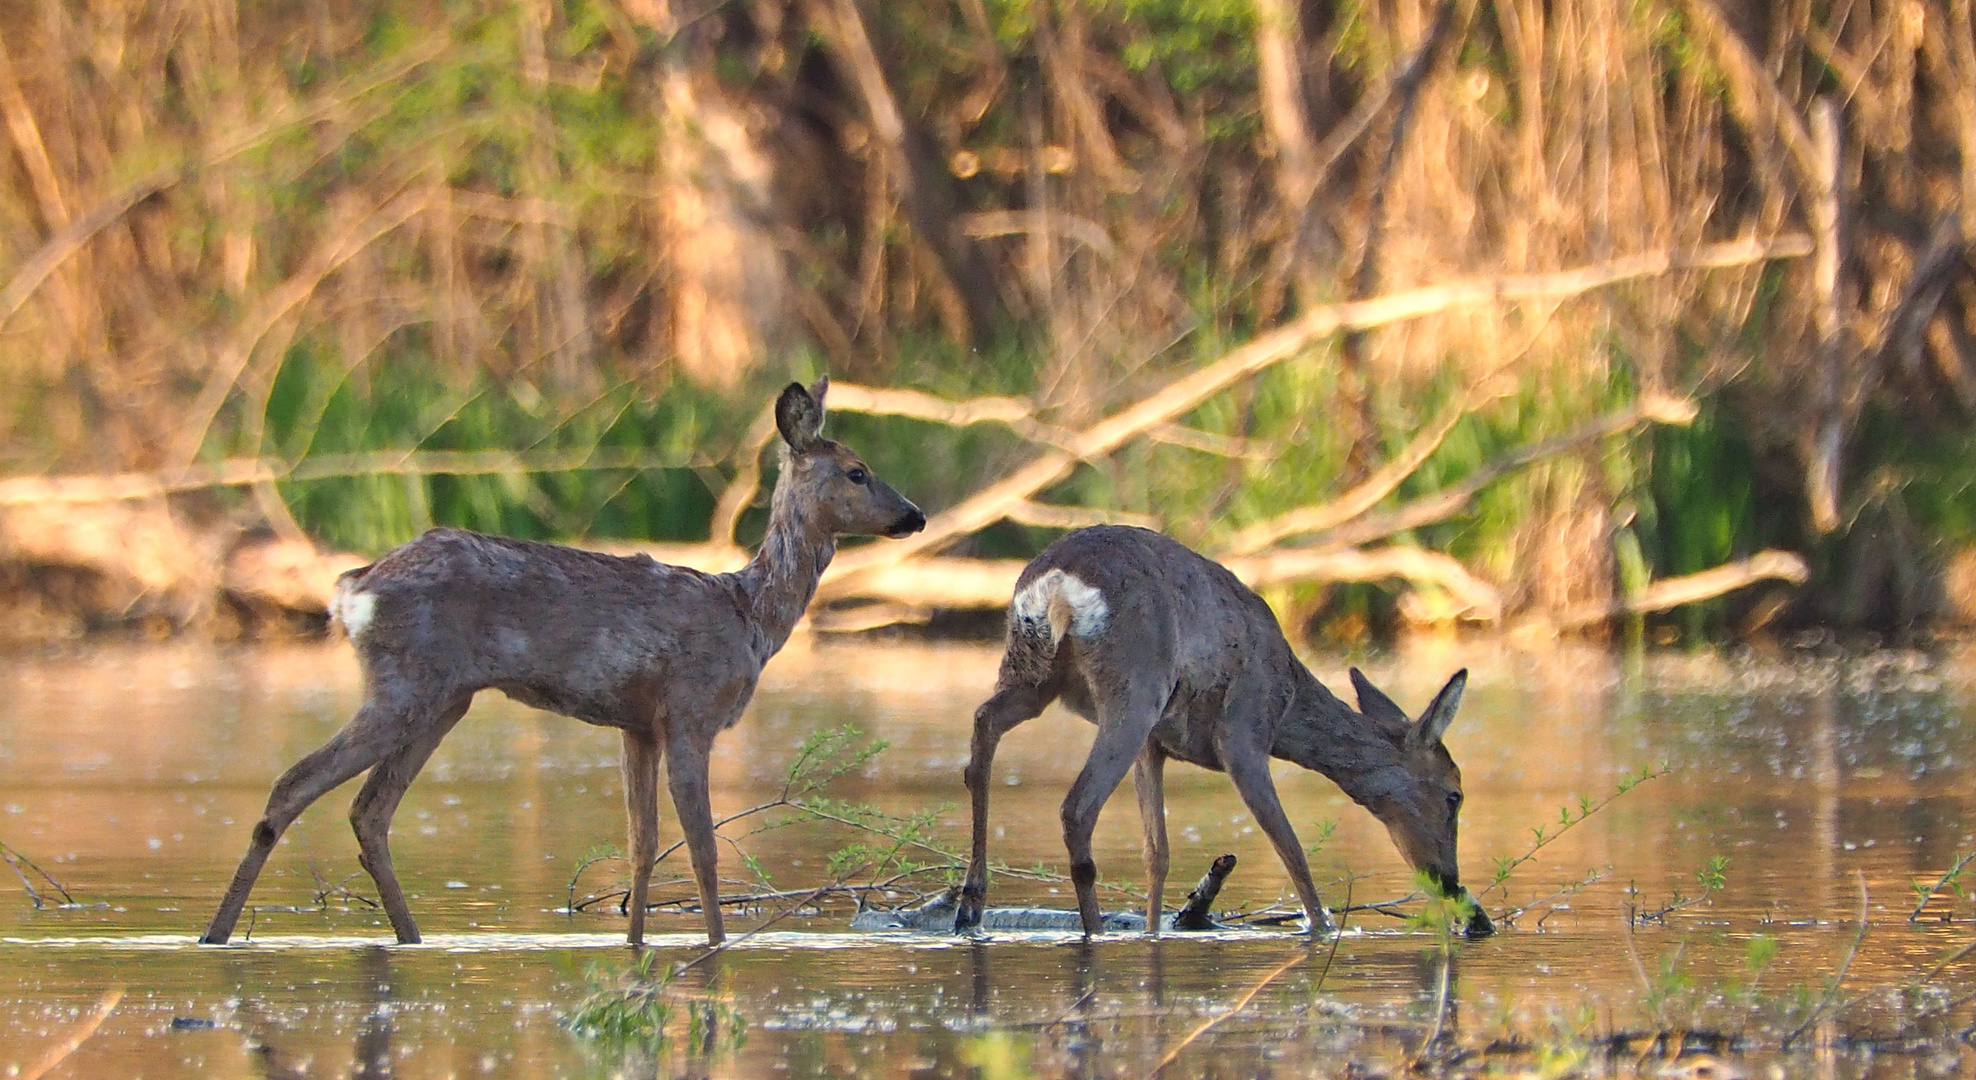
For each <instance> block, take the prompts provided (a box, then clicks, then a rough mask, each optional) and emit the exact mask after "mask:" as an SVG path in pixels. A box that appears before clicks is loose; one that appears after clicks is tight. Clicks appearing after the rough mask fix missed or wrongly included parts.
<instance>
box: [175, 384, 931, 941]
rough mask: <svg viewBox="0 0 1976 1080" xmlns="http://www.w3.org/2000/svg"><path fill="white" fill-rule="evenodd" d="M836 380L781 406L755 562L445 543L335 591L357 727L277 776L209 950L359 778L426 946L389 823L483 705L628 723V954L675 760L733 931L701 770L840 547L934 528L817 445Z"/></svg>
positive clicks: (704, 893)
mask: <svg viewBox="0 0 1976 1080" xmlns="http://www.w3.org/2000/svg"><path fill="white" fill-rule="evenodd" d="M827 388H828V380H819V381H818V382H817V384H816V385H815V386H813V387H811V388H809V389H808V390H805V389H804V388H803V387H802V386H800V385H797V384H793V383H792V384H790V386H789V387H788V388H787V389H785V390H784V391H783V392H782V395H781V397H780V398H778V399H777V401H776V408H775V419H776V426H777V427H778V429H779V430H780V431H781V434H782V439H783V443H784V446H783V451H782V472H781V479H780V481H779V482H778V483H777V485H776V488H775V494H774V496H773V499H772V500H771V507H770V511H769V524H768V535H767V537H766V538H765V539H764V540H763V541H762V546H761V549H760V551H758V552H757V553H756V555H755V558H754V561H752V562H750V563H749V564H748V565H747V566H746V567H745V568H743V569H741V570H739V571H736V572H734V573H730V574H705V573H701V572H700V571H698V570H691V569H687V568H685V567H679V566H667V565H665V564H663V563H658V562H654V561H653V560H652V559H650V558H649V557H646V556H643V555H638V556H632V557H630V558H619V557H615V556H610V555H600V554H597V553H594V552H588V551H580V550H577V549H575V548H568V547H561V546H558V545H555V544H541V543H533V542H530V541H526V540H510V539H504V538H501V537H494V536H482V535H479V534H477V533H470V532H463V531H461V530H458V529H434V530H432V531H431V532H428V533H426V534H425V535H424V536H422V537H420V538H419V539H417V540H414V541H412V542H411V543H408V544H405V545H404V546H402V547H399V548H397V549H395V550H393V551H391V552H390V553H388V554H386V555H385V556H384V557H383V558H381V559H379V560H378V561H377V562H375V563H373V564H371V565H370V566H367V567H364V568H362V569H359V570H353V571H351V572H349V573H347V574H344V575H343V577H342V578H341V579H340V580H339V581H338V582H337V585H336V591H335V594H334V599H333V600H332V601H331V614H332V616H333V617H334V618H335V619H336V620H337V621H338V622H340V623H341V624H342V625H343V627H344V628H345V631H346V632H347V633H348V635H349V637H350V641H351V643H352V644H353V645H354V646H355V647H356V650H357V659H358V663H359V664H360V665H361V667H362V669H363V674H364V700H363V704H362V705H361V706H360V707H359V708H358V709H357V713H356V716H355V717H354V718H353V719H351V721H350V722H349V724H347V725H346V726H345V727H344V728H343V730H341V731H339V732H337V733H336V735H335V736H334V737H332V738H331V739H330V740H329V741H328V742H327V743H325V744H324V745H323V746H322V747H321V748H320V749H318V750H316V751H315V752H313V753H311V754H309V755H308V756H307V757H304V758H303V759H302V760H301V761H299V762H297V763H296V764H295V765H294V766H293V767H291V768H290V769H289V770H288V771H287V772H286V773H284V774H282V776H281V778H280V779H279V780H278V781H276V782H275V785H274V790H273V792H272V793H271V794H270V795H269V797H268V804H267V810H266V812H265V814H264V815H263V816H262V818H261V820H260V822H259V823H258V824H256V825H255V826H254V831H253V840H252V843H251V845H250V846H249V848H248V849H247V854H246V856H245V857H244V858H242V859H241V861H240V868H239V870H238V871H236V872H235V874H234V878H233V883H232V885H231V887H230V888H228V890H227V892H226V896H225V898H224V899H223V900H222V901H221V902H220V906H219V911H218V912H217V913H216V914H215V915H214V916H213V921H212V923H211V924H210V925H209V926H208V927H207V928H206V933H205V935H204V936H203V937H202V938H201V939H200V940H201V941H204V942H208V943H214V944H218V943H223V942H225V941H226V940H227V938H228V936H229V935H231V934H232V932H233V926H234V922H235V920H237V919H238V918H239V916H240V912H241V910H242V908H243V907H244V906H245V904H246V902H247V896H248V893H249V892H250V891H251V890H252V889H253V887H254V879H255V878H256V877H257V876H258V875H259V873H260V870H261V866H262V864H263V863H264V862H265V861H266V860H267V857H268V853H269V852H270V851H271V850H273V848H274V845H275V843H276V841H277V840H279V839H280V837H281V834H282V831H283V830H284V829H286V828H288V826H289V824H290V823H291V822H293V821H294V820H295V818H296V817H297V816H298V815H300V814H301V813H302V811H303V810H304V809H305V808H306V807H308V806H309V804H311V803H313V802H315V801H316V800H317V799H318V798H320V797H322V796H323V795H324V794H326V793H327V792H329V791H330V790H331V789H332V788H335V787H336V786H337V785H339V784H341V783H343V782H344V781H346V780H349V779H350V778H352V777H354V776H356V775H357V774H358V773H360V772H364V771H365V770H369V771H370V776H369V777H368V778H367V779H366V780H365V782H364V785H363V788H362V789H361V790H360V791H359V792H358V793H357V797H356V800H355V802H353V803H352V804H351V806H350V823H351V825H352V827H353V828H354V829H355V830H356V833H357V843H358V847H359V850H360V855H359V856H358V858H359V861H360V862H361V863H362V864H363V867H364V869H365V870H367V871H369V872H370V875H371V877H372V879H373V880H375V881H376V882H377V890H378V896H379V899H380V900H381V902H382V903H383V905H384V910H385V913H386V914H387V915H388V916H390V919H391V927H392V929H393V930H394V931H395V932H396V933H397V935H398V940H399V941H401V942H415V941H418V940H419V931H418V926H417V924H415V923H414V922H413V921H412V915H411V912H410V910H409V909H408V908H407V907H406V905H405V896H404V893H403V891H402V890H401V889H400V888H399V885H398V879H397V875H396V874H395V872H394V871H393V869H392V866H391V852H390V848H389V845H388V837H389V833H390V829H391V816H392V814H393V813H394V812H395V811H396V810H397V808H398V801H399V799H400V798H401V797H402V796H403V795H404V794H405V789H406V788H407V787H408V786H410V784H411V782H412V779H413V778H414V777H415V776H417V775H418V772H419V769H420V768H421V767H422V766H423V765H424V764H425V761H426V758H427V757H429V756H430V755H431V754H432V751H433V749H434V748H435V747H437V746H438V745H439V741H440V740H441V739H443V738H445V736H446V733H447V732H448V731H450V730H452V727H453V725H454V724H455V723H457V722H458V721H459V719H460V717H461V716H462V715H464V714H465V713H466V711H467V705H468V704H469V703H470V702H471V701H472V700H473V696H474V695H475V694H476V693H478V692H479V691H481V690H490V689H491V690H500V691H502V692H503V693H505V694H507V695H508V696H509V697H512V698H514V699H516V700H518V701H522V702H525V703H527V704H529V705H533V706H536V707H538V708H542V709H547V710H550V711H552V712H557V713H561V714H563V715H565V716H571V717H575V718H576V719H578V720H582V721H584V722H585V723H590V724H596V725H599V726H602V727H612V728H617V729H619V731H620V733H621V735H622V738H623V743H624V786H625V806H626V810H627V814H628V817H629V819H630V827H629V833H630V850H631V895H630V900H629V910H630V915H631V925H630V929H629V937H630V941H631V942H632V944H634V945H635V944H638V943H640V942H641V941H642V940H643V938H644V933H645V906H646V896H647V890H648V888H649V885H650V882H651V876H652V866H653V863H654V862H655V861H656V857H657V852H658V774H659V762H660V760H661V758H669V759H670V766H669V768H668V770H667V778H668V783H669V786H670V788H671V793H672V804H673V811H674V812H675V813H677V814H678V815H679V823H680V827H681V830H682V831H683V832H684V833H685V834H686V847H687V852H688V855H689V856H690V858H691V860H692V864H693V876H694V879H695V882H696V884H697V885H698V887H699V894H700V909H701V912H702V913H703V914H704V916H705V918H706V926H707V938H708V940H709V941H710V942H715V943H718V942H719V941H721V940H722V939H723V937H724V936H725V935H724V933H723V930H722V926H721V911H720V892H719V878H718V876H717V874H716V865H715V862H716V859H715V849H714V826H713V814H712V810H711V807H710V806H709V802H708V790H707V759H708V755H709V753H710V752H711V751H712V749H713V742H714V736H716V735H718V734H719V733H720V732H722V731H724V730H726V729H727V728H728V727H730V726H732V725H733V724H734V722H735V721H736V720H737V719H739V718H740V716H741V710H742V709H743V708H744V707H745V706H746V705H747V704H748V699H749V698H750V697H752V696H753V695H754V692H755V682H756V680H757V678H758V677H759V676H760V675H761V671H762V665H763V664H765V663H767V662H768V659H769V658H770V657H772V656H774V655H775V653H776V651H777V650H779V649H781V648H782V644H783V642H784V641H786V640H787V639H788V637H789V634H790V632H791V630H793V629H794V627H795V625H796V622H797V620H798V619H800V618H801V617H802V615H803V611H804V609H805V608H807V607H808V606H809V602H810V598H811V597H812V596H813V595H814V594H815V592H816V586H817V580H818V578H819V577H821V576H822V574H823V571H824V568H825V567H826V566H828V565H829V564H830V559H831V556H832V555H833V554H834V553H835V551H836V541H837V537H839V536H846V535H881V536H890V537H899V536H906V535H909V534H911V533H914V532H917V531H919V530H920V529H921V528H923V527H924V526H925V524H926V518H925V516H924V515H923V514H921V513H920V511H919V509H918V508H917V507H915V506H914V505H913V504H912V503H910V502H908V501H906V499H905V498H904V497H902V496H901V495H899V493H898V492H896V491H894V490H892V489H891V488H890V487H888V486H886V484H885V483H884V482H882V481H880V480H879V479H878V478H877V477H875V476H873V475H872V474H871V471H870V469H868V468H867V467H866V466H865V464H864V463H863V462H862V461H860V460H859V458H858V456H857V455H856V454H854V453H853V452H851V451H850V450H849V449H847V448H846V447H844V446H842V445H841V444H839V443H835V442H832V441H830V440H828V439H825V438H823V437H822V434H821V432H822V427H823V399H824V393H825V391H826V390H827Z"/></svg>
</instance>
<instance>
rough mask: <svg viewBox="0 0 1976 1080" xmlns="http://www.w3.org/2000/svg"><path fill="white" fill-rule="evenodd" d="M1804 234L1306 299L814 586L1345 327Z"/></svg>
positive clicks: (908, 547) (966, 527)
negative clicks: (1320, 303)
mask: <svg viewBox="0 0 1976 1080" xmlns="http://www.w3.org/2000/svg"><path fill="white" fill-rule="evenodd" d="M1810 251H1811V241H1810V240H1809V239H1808V238H1806V237H1804V236H1803V235H1800V234H1787V235H1783V236H1778V237H1773V238H1769V239H1758V238H1746V239H1743V240H1733V241H1728V242H1726V243H1721V244H1709V245H1706V246H1704V247H1700V248H1695V249H1691V250H1685V251H1674V250H1665V249H1664V250H1660V251H1652V252H1646V253H1643V254H1640V255H1633V256H1628V257H1626V258H1622V259H1613V260H1609V261H1607V262H1602V263H1595V264H1592V265H1589V266H1582V267H1578V268H1576V269H1573V270H1565V271H1559V272H1557V273H1551V274H1514V275H1505V276H1493V277H1482V278H1468V279H1464V280H1459V281H1452V282H1447V283H1444V284H1441V285H1429V286H1426V287H1423V288H1418V289H1408V290H1405V291H1402V292H1397V293H1392V294H1390V295H1387V296H1382V297H1376V298H1374V299H1371V300H1358V301H1353V302H1350V303H1343V304H1329V305H1326V306H1324V307H1319V308H1313V309H1311V310H1310V311H1308V312H1305V313H1304V314H1303V315H1301V316H1299V317H1298V318H1296V319H1293V320H1291V321H1290V322H1288V323H1286V324H1284V325H1283V326H1280V327H1278V328H1277V329H1275V330H1272V331H1270V332H1268V333H1266V334H1263V335H1261V336H1260V337H1257V338H1256V339H1254V340H1253V341H1250V342H1249V343H1248V344H1247V345H1244V346H1242V347H1241V348H1239V349H1236V350H1234V351H1233V352H1230V353H1227V354H1225V355H1224V356H1222V357H1221V358H1220V359H1219V360H1216V361H1214V362H1213V363H1211V364H1208V365H1207V366H1205V367H1203V368H1200V369H1199V370H1196V371H1194V372H1192V373H1191V374H1188V375H1184V376H1182V377H1181V378H1179V379H1176V380H1174V381H1173V382H1171V383H1168V384H1167V385H1166V386H1165V387H1164V388H1163V389H1161V390H1159V391H1158V392H1156V393H1154V394H1152V395H1151V396H1149V397H1147V398H1144V399H1142V400H1140V401H1139V402H1137V403H1136V404H1134V405H1132V406H1130V407H1128V408H1126V409H1124V410H1122V411H1120V412H1118V413H1115V414H1113V415H1112V416H1110V417H1108V418H1106V419H1104V420H1102V421H1100V422H1098V423H1097V424H1095V425H1093V426H1091V427H1089V428H1087V429H1085V430H1084V431H1082V432H1080V433H1078V434H1076V435H1075V436H1074V437H1073V438H1072V439H1071V440H1070V441H1069V442H1068V443H1067V445H1065V447H1064V448H1062V449H1060V450H1055V451H1050V452H1046V453H1044V454H1042V455H1040V456H1039V457H1037V458H1036V459H1034V460H1032V461H1030V462H1029V463H1028V464H1026V465H1024V466H1022V467H1021V468H1018V469H1017V470H1016V471H1015V472H1013V473H1010V474H1009V475H1008V476H1006V477H1004V478H1003V479H1002V480H1001V481H1000V482H998V483H995V484H992V485H990V486H989V487H987V488H986V489H984V490H982V491H979V492H976V493H975V494H974V495H973V496H972V497H971V498H968V499H966V500H964V501H962V502H961V503H960V504H959V505H957V506H952V507H949V508H948V509H946V510H944V511H942V512H941V513H939V514H936V515H934V516H933V517H932V518H931V519H930V520H929V521H928V522H927V526H926V528H925V530H924V531H922V532H920V533H918V534H917V535H915V536H912V537H908V538H906V539H904V540H899V541H895V542H893V543H889V544H885V545H883V546H879V545H872V546H870V547H866V548H863V549H860V550H858V551H853V552H849V553H847V554H845V555H843V556H840V557H839V558H838V559H837V561H836V562H835V563H833V564H832V565H831V567H830V572H829V573H828V574H826V575H825V576H824V579H823V584H822V587H821V595H823V596H825V597H830V596H843V595H846V594H848V593H850V592H854V591H855V590H853V589H851V588H849V587H848V583H849V582H850V581H851V580H852V579H854V578H856V577H857V576H859V575H861V574H865V573H869V572H871V571H872V570H873V569H875V568H877V567H879V566H883V565H888V564H892V563H899V562H904V561H905V560H907V559H909V558H912V557H913V556H915V555H918V554H920V553H922V552H926V551H932V550H936V549H938V548H940V547H942V546H944V545H946V544H948V543H951V542H952V541H953V540H955V539H957V538H958V537H961V536H966V535H969V534H971V533H974V532H976V531H978V530H980V529H982V528H983V527H985V526H987V525H989V524H992V523H993V522H995V521H997V520H1000V519H1001V518H1002V517H1004V516H1006V514H1007V513H1008V508H1009V507H1011V506H1013V505H1015V504H1016V503H1019V502H1024V501H1027V500H1028V499H1029V498H1030V497H1031V496H1032V495H1034V494H1035V493H1036V492H1038V491H1041V490H1042V489H1044V488H1045V487H1048V486H1049V485H1051V484H1053V483H1056V482H1057V481H1058V480H1061V479H1063V478H1064V477H1065V476H1068V475H1069V474H1070V472H1071V471H1072V469H1073V468H1074V467H1075V466H1076V463H1077V462H1078V461H1080V460H1089V459H1095V458H1099V457H1103V456H1105V455H1107V454H1109V453H1111V452H1112V451H1114V450H1116V449H1118V448H1119V447H1120V446H1123V445H1124V444H1125V443H1127V442H1130V441H1131V440H1132V439H1134V438H1136V437H1138V436H1140V435H1142V434H1144V433H1145V432H1146V431H1148V430H1149V429H1151V428H1152V427H1154V426H1155V425H1158V424H1163V423H1166V422H1167V421H1170V420H1173V419H1175V418H1177V417H1179V416H1181V415H1183V414H1185V413H1187V412H1189V411H1191V410H1193V409H1194V408H1195V407H1196V406H1198V405H1199V404H1200V403H1201V402H1203V401H1205V400H1207V399H1208V398H1209V397H1212V396H1213V395H1214V394H1216V393H1219V392H1220V391H1222V390H1224V389H1226V388H1228V387H1229V386H1232V385H1234V384H1235V383H1236V382H1239V381H1240V380H1242V379H1245V378H1248V377H1249V376H1251V375H1254V374H1256V373H1257V372H1260V371H1263V370H1265V369H1267V368H1269V367H1271V366H1273V365H1275V364H1278V363H1281V362H1282V361H1284V360H1287V359H1289V358H1290V357H1292V356H1295V355H1297V354H1298V353H1300V352H1302V351H1303V350H1304V349H1305V348H1306V347H1308V346H1309V345H1310V344H1311V343H1312V342H1313V341H1317V340H1319V339H1321V338H1325V337H1328V336H1330V335H1332V334H1336V333H1339V332H1340V331H1344V330H1364V329H1370V328H1372V327H1376V326H1385V325H1388V324H1390V323H1396V322H1402V321H1405V320H1408V319H1417V318H1421V317H1423V316H1426V315H1432V314H1436V313H1438V312H1442V311H1448V310H1451V309H1454V308H1460V307H1467V306H1472V305H1476V304H1486V303H1503V302H1513V301H1519V300H1531V299H1537V298H1540V297H1549V298H1557V297H1565V296H1575V295H1578V294H1581V293H1586V292H1590V291H1592V290H1594V289H1598V288H1602V287H1604V286H1607V285H1612V284H1615V283H1617V282H1621V281H1628V280H1632V279H1635V278H1641V277H1651V276H1654V275H1658V274H1664V273H1668V272H1671V271H1676V270H1702V269H1713V268H1720V267H1730V266H1746V265H1749V264H1751V263H1758V262H1766V261H1769V260H1772V259H1785V258H1796V257H1798V256H1801V255H1806V254H1809V253H1810Z"/></svg>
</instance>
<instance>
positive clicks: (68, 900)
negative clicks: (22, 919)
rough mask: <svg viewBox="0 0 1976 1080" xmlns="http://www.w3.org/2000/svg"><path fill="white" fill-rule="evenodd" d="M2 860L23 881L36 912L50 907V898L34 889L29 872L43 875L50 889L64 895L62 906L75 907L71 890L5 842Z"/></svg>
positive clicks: (0, 848)
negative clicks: (70, 893)
mask: <svg viewBox="0 0 1976 1080" xmlns="http://www.w3.org/2000/svg"><path fill="white" fill-rule="evenodd" d="M0 859H4V860H6V863H7V865H8V866H9V867H10V868H12V869H13V871H14V876H15V877H18V878H20V879H21V887H22V888H24V889H26V890H27V898H28V900H29V901H31V902H32V903H33V904H34V907H35V910H36V911H39V910H41V909H42V908H44V907H47V906H48V898H47V897H45V896H43V895H41V891H40V890H39V889H36V888H35V887H34V882H33V880H31V879H30V878H29V877H28V876H27V871H28V870H32V871H34V872H35V873H36V874H39V875H41V880H43V881H45V882H47V883H48V887H49V888H51V889H54V890H55V891H56V892H58V893H61V894H62V906H64V907H73V906H74V905H75V897H73V896H71V895H69V890H68V889H66V888H64V887H63V886H62V883H61V882H59V881H56V880H55V879H54V878H52V877H50V876H48V871H46V870H43V869H42V868H41V867H39V866H37V865H35V862H34V860H33V859H30V858H28V857H27V856H25V855H23V854H21V853H20V852H19V851H16V850H14V848H12V847H11V846H9V845H8V844H7V843H6V842H5V841H0ZM22 867H26V868H27V869H26V870H23V869H22Z"/></svg>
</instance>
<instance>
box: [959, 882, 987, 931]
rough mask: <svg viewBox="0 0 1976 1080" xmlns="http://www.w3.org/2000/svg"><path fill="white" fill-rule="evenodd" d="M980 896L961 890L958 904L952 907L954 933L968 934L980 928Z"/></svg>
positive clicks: (970, 890)
mask: <svg viewBox="0 0 1976 1080" xmlns="http://www.w3.org/2000/svg"><path fill="white" fill-rule="evenodd" d="M982 899H983V898H982V895H981V894H980V893H978V892H975V891H974V890H972V889H962V890H961V899H960V903H958V904H956V905H955V906H954V933H956V934H968V933H972V932H974V931H975V930H978V929H980V928H981V907H982Z"/></svg>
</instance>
